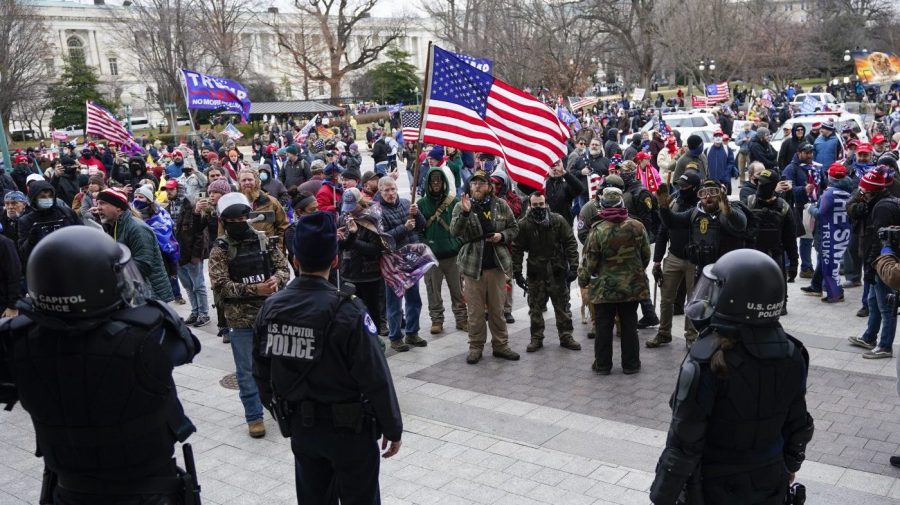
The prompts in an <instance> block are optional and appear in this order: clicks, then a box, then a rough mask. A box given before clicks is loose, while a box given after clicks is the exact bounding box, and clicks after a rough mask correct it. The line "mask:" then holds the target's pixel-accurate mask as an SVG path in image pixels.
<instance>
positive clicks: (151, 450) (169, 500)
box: [0, 226, 200, 505]
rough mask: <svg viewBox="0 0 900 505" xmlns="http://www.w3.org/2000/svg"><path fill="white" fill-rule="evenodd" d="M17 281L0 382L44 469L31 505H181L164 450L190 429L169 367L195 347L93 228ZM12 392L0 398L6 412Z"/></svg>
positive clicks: (44, 246) (44, 254) (44, 253)
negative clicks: (21, 297) (29, 429)
mask: <svg viewBox="0 0 900 505" xmlns="http://www.w3.org/2000/svg"><path fill="white" fill-rule="evenodd" d="M27 277H28V287H29V294H30V295H31V298H30V299H29V301H28V302H25V303H22V304H20V306H19V308H20V311H19V313H20V315H19V316H18V317H15V318H12V319H5V320H3V322H2V323H0V383H5V384H15V388H16V390H17V394H18V399H19V400H21V402H22V406H23V407H24V408H25V410H26V411H28V413H29V414H30V415H31V419H32V422H33V423H34V430H35V437H36V439H37V446H38V453H39V454H40V455H42V456H43V458H44V464H45V466H46V469H47V470H45V483H44V491H43V492H42V496H41V499H40V503H56V504H66V505H71V504H92V505H93V504H101V505H106V504H113V503H126V502H127V503H137V501H138V500H140V503H148V504H154V505H166V504H176V503H179V504H180V503H181V499H180V497H179V494H180V491H179V489H181V488H183V487H184V485H183V483H182V481H181V480H180V479H179V478H177V477H176V475H177V472H178V470H177V469H176V467H175V465H174V463H173V459H172V454H173V449H174V445H175V442H176V441H178V442H184V441H185V440H186V439H187V438H188V436H189V435H190V434H191V433H193V432H194V431H196V429H195V428H194V425H193V424H191V421H190V420H189V419H188V418H187V417H186V416H185V415H184V411H183V410H182V407H181V403H180V402H179V400H178V396H177V391H176V389H175V383H174V381H173V380H172V368H173V366H178V365H182V364H185V363H189V362H190V361H191V360H192V359H193V357H194V356H195V355H196V354H197V353H198V352H199V351H200V342H199V341H198V340H197V339H196V338H195V337H194V336H193V335H192V334H191V333H190V330H189V329H188V328H187V326H185V325H184V323H183V322H182V321H181V319H180V318H179V317H178V315H177V314H175V313H174V312H173V311H172V310H171V309H170V308H169V307H168V306H167V305H165V304H164V303H161V302H158V301H154V300H152V299H150V290H149V288H148V287H146V286H145V285H144V281H143V278H142V277H141V274H140V272H139V271H138V270H137V267H136V266H135V265H134V263H133V262H132V261H131V252H130V251H129V250H128V248H126V247H125V246H123V245H119V244H117V243H116V242H115V241H114V240H112V239H111V238H110V237H109V236H107V235H106V234H104V233H103V232H101V231H99V230H95V229H93V228H90V227H87V226H71V227H67V228H64V229H61V230H59V231H55V232H53V233H52V234H50V235H48V236H47V237H46V238H44V239H43V240H42V241H41V242H40V243H39V244H38V245H37V246H36V247H35V248H34V250H33V251H32V253H31V259H30V260H29V262H28V268H27ZM10 393H12V397H10ZM15 394H16V392H15V391H12V392H11V391H9V390H7V391H6V392H5V394H0V396H2V397H5V398H4V399H5V400H6V401H10V400H11V403H10V404H9V407H11V406H12V403H14V402H15ZM54 476H55V478H56V479H58V483H57V484H56V487H55V489H54V483H53V478H54ZM131 500H135V501H131Z"/></svg>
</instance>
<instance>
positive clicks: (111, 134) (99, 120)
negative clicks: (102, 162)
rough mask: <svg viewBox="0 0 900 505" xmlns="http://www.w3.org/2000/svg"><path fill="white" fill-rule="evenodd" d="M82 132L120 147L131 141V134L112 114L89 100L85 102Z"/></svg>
mask: <svg viewBox="0 0 900 505" xmlns="http://www.w3.org/2000/svg"><path fill="white" fill-rule="evenodd" d="M84 132H85V133H86V134H88V135H96V136H98V137H103V138H105V139H106V140H112V141H115V142H118V143H119V144H120V145H121V144H125V143H129V142H131V141H132V139H133V137H132V136H131V133H129V132H128V130H126V129H125V127H124V126H122V123H120V122H119V120H118V119H116V116H114V115H113V113H112V112H110V111H108V110H106V109H105V108H103V107H101V106H99V105H97V104H95V103H94V102H91V101H90V100H88V102H87V123H86V124H85V128H84Z"/></svg>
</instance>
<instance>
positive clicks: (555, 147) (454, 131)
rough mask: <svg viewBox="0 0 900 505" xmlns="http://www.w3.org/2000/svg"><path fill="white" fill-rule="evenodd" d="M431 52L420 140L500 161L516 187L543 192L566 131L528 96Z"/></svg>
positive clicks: (445, 54)
mask: <svg viewBox="0 0 900 505" xmlns="http://www.w3.org/2000/svg"><path fill="white" fill-rule="evenodd" d="M431 51H432V54H431V65H429V68H428V84H429V86H428V96H427V101H426V103H425V119H424V124H423V125H422V126H423V128H422V140H423V141H424V142H425V143H432V144H439V145H443V146H451V147H456V148H459V149H464V150H469V151H475V152H483V153H491V154H494V155H496V156H502V157H503V158H504V159H505V160H506V167H507V173H509V175H510V177H511V178H512V179H513V180H514V181H516V182H517V183H519V184H525V185H526V186H530V187H533V188H536V189H540V188H543V187H544V181H545V179H546V178H547V174H548V173H549V172H550V167H551V166H552V165H553V163H554V162H556V161H558V160H560V159H562V158H563V157H564V156H565V154H566V139H568V137H569V132H568V129H567V128H566V126H565V125H564V124H562V122H561V121H560V120H559V119H557V117H556V115H555V114H554V113H553V111H552V110H550V109H549V108H548V107H547V106H546V105H544V104H543V103H541V102H539V101H538V100H537V99H535V98H534V97H533V96H532V95H529V94H528V93H525V92H524V91H522V90H520V89H517V88H514V87H512V86H510V85H509V84H507V83H505V82H503V81H501V80H499V79H495V78H494V77H493V76H492V75H491V74H487V73H485V72H482V71H481V70H478V69H475V68H473V67H472V66H470V65H469V64H468V63H466V62H465V61H463V60H461V59H460V58H458V57H457V56H455V55H454V54H453V53H451V52H449V51H445V50H443V49H441V48H439V47H437V46H434V45H433V46H432V47H431Z"/></svg>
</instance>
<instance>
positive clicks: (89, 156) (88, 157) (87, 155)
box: [84, 153, 94, 160]
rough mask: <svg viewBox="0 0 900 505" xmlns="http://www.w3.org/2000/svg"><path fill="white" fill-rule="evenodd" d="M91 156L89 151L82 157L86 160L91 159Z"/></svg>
mask: <svg viewBox="0 0 900 505" xmlns="http://www.w3.org/2000/svg"><path fill="white" fill-rule="evenodd" d="M93 157H94V155H93V154H91V153H87V154H85V155H84V159H86V160H89V159H91V158H93Z"/></svg>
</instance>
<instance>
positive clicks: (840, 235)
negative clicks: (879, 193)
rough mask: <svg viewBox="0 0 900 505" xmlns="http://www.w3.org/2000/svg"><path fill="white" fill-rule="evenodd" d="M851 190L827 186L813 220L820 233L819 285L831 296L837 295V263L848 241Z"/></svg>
mask: <svg viewBox="0 0 900 505" xmlns="http://www.w3.org/2000/svg"><path fill="white" fill-rule="evenodd" d="M849 199H850V194H849V193H847V192H846V191H843V190H840V189H837V188H833V187H831V188H828V189H827V190H825V193H824V194H823V195H822V198H821V199H820V200H819V212H818V215H817V216H816V220H817V221H818V223H819V230H820V232H821V237H822V256H821V258H820V260H821V262H822V287H823V288H824V289H825V294H826V296H827V297H828V298H830V299H837V298H840V297H841V296H842V295H843V294H844V291H843V288H841V276H840V272H839V270H840V268H839V267H840V264H841V258H843V257H844V251H846V250H847V244H848V243H849V242H850V233H851V230H850V219H849V216H848V215H847V200H849Z"/></svg>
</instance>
